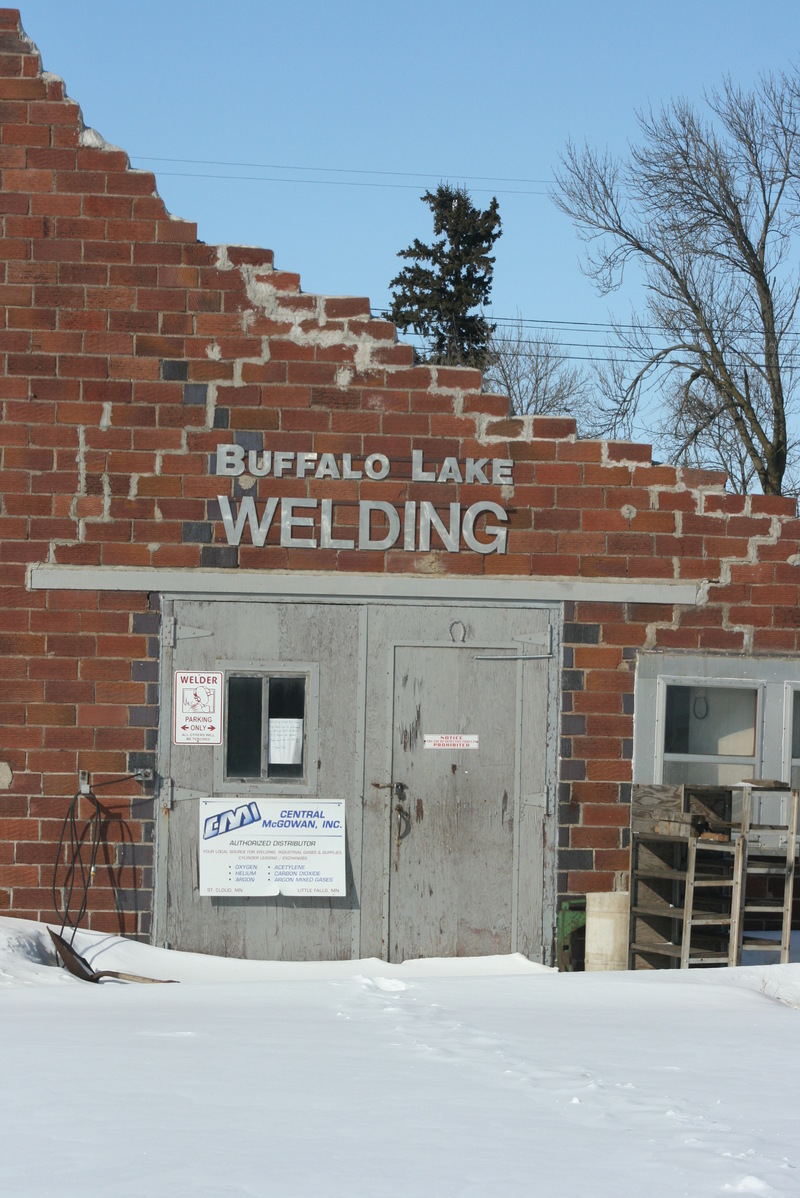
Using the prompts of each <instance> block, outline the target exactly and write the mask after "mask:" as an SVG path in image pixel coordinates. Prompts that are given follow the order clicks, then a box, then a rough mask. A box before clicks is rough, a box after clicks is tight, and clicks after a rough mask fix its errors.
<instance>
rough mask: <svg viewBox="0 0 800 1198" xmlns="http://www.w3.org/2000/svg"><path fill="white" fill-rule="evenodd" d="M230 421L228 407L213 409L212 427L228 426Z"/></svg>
mask: <svg viewBox="0 0 800 1198" xmlns="http://www.w3.org/2000/svg"><path fill="white" fill-rule="evenodd" d="M230 422H231V410H230V408H215V409H214V428H229V427H230Z"/></svg>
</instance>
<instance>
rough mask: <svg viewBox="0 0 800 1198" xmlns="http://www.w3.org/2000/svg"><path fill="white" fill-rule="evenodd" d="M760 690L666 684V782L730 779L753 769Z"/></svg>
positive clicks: (707, 782) (741, 777)
mask: <svg viewBox="0 0 800 1198" xmlns="http://www.w3.org/2000/svg"><path fill="white" fill-rule="evenodd" d="M757 710H758V691H757V689H755V688H753V689H750V688H745V687H732V686H724V687H720V686H704V685H702V684H700V685H694V686H680V685H668V686H667V695H666V711H665V719H664V775H663V780H664V782H672V783H678V782H694V783H696V784H705V785H711V786H715V785H719V786H725V785H732V784H735V783H737V782H741V781H743V780H744V779H746V778H752V777H754V774H755V763H756V726H757V722H756V717H757Z"/></svg>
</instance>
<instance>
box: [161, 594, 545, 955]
mask: <svg viewBox="0 0 800 1198" xmlns="http://www.w3.org/2000/svg"><path fill="white" fill-rule="evenodd" d="M165 608H166V616H167V618H166V619H165V622H164V623H165V654H164V667H163V675H162V677H163V679H164V682H165V684H167V683H168V680H169V682H170V683H171V679H172V677H173V673H174V671H175V670H185V671H203V670H205V671H211V670H220V671H223V672H225V674H226V676H229V675H230V674H231V673H232V672H233V673H235V672H239V673H242V672H246V673H251V674H252V673H256V674H257V673H259V672H262V673H264V674H265V675H270V676H272V675H275V674H276V673H277V674H281V673H282V672H286V671H289V672H293V673H298V672H299V673H302V674H303V677H304V678H305V679H306V680H307V690H306V727H305V747H304V755H305V756H304V760H305V762H306V765H305V769H304V777H303V778H301V779H298V780H292V779H289V780H282V779H277V780H276V779H267V778H264V779H258V778H256V779H250V780H249V781H248V782H247V784H246V785H243V784H241V783H240V784H237V783H235V782H231V781H230V780H227V781H226V777H225V751H226V750H225V745H223V746H222V747H219V748H214V747H211V746H203V745H182V746H176V745H174V744H172V743H171V741H172V736H171V735H168V734H166V731H165V728H162V733H163V734H162V738H161V740H162V748H161V771H160V772H161V775H162V779H163V780H164V782H163V792H162V797H163V799H164V801H163V803H162V805H161V818H160V821H159V827H158V844H157V850H158V851H157V868H156V902H155V907H156V921H155V939H156V940H157V942H160V943H166V944H169V945H170V946H172V947H174V948H180V949H184V950H191V951H199V952H209V953H220V954H226V955H231V956H244V957H252V958H268V959H275V960H326V959H327V960H330V959H343V958H351V957H370V956H375V957H380V958H383V959H386V960H391V961H402V960H405V959H408V958H414V957H433V956H438V957H450V956H471V955H487V954H494V953H509V952H514V951H519V952H522V953H524V954H525V955H527V956H530V957H532V958H534V959H536V960H549V959H550V952H551V945H552V933H553V906H554V861H555V846H554V835H555V830H554V829H555V821H554V819H553V817H552V815H551V808H552V806H553V803H552V796H553V795H554V786H553V777H554V770H555V716H554V710H555V705H554V702H553V700H554V698H555V696H554V663H555V656H554V653H555V647H554V643H553V642H554V632H555V631H556V629H555V628H554V627H551V625H552V624H553V612H552V611H551V610H548V609H547V608H544V607H535V606H530V607H527V606H525V607H520V606H508V607H503V606H500V607H498V606H479V605H465V606H461V605H453V604H452V603H448V604H434V603H431V604H430V605H428V604H422V603H409V604H400V603H397V604H390V603H387V604H365V603H362V604H357V603H348V602H336V601H283V600H281V601H277V600H276V601H268V600H259V601H254V600H244V599H242V600H236V599H233V600H230V601H228V600H218V599H215V600H185V599H181V600H178V599H176V600H174V602H166V603H165ZM170 616H171V617H172V619H170ZM165 706H167V704H165ZM168 706H169V707H170V709H171V706H172V701H171V698H170V701H169V704H168ZM165 723H166V721H165ZM283 793H285V794H287V795H290V796H297V795H307V796H308V797H310V798H314V797H316V798H319V799H342V800H344V802H345V804H346V829H347V831H346V857H347V860H346V866H347V894H346V896H343V897H337V898H324V899H311V898H295V897H287V896H281V895H279V896H276V897H243V898H231V897H221V898H209V897H204V896H202V895H201V894H200V893H199V886H198V861H197V852H198V838H199V815H198V800H199V798H201V797H212V796H213V797H228V796H229V795H234V796H236V795H241V796H244V800H245V801H246V799H247V798H248V797H252V796H255V795H258V794H270V795H272V796H273V797H274V796H275V795H281V794H283Z"/></svg>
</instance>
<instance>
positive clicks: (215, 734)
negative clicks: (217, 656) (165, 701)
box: [172, 670, 223, 745]
mask: <svg viewBox="0 0 800 1198" xmlns="http://www.w3.org/2000/svg"><path fill="white" fill-rule="evenodd" d="M222 679H223V675H222V672H221V671H218V670H213V671H210V672H209V671H206V670H197V671H194V670H176V671H175V685H174V687H173V691H172V693H173V695H174V700H173V702H174V707H173V721H172V742H173V744H176V745H221V744H222Z"/></svg>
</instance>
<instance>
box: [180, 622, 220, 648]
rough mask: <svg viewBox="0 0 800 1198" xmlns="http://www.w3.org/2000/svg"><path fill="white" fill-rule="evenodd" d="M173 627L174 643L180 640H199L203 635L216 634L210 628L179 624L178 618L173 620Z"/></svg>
mask: <svg viewBox="0 0 800 1198" xmlns="http://www.w3.org/2000/svg"><path fill="white" fill-rule="evenodd" d="M172 628H173V632H172V643H173V645H174V644H176V643H177V642H178V641H189V640H199V639H200V638H201V637H206V636H213V635H214V633H213V632H212V631H211V630H210V629H208V628H192V627H191V625H189V624H179V623H178V622H177V620H173V625H172Z"/></svg>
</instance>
